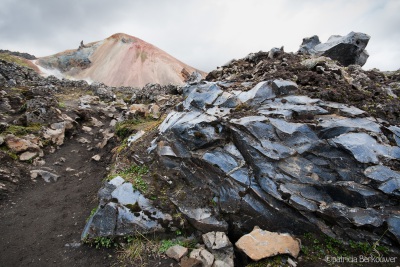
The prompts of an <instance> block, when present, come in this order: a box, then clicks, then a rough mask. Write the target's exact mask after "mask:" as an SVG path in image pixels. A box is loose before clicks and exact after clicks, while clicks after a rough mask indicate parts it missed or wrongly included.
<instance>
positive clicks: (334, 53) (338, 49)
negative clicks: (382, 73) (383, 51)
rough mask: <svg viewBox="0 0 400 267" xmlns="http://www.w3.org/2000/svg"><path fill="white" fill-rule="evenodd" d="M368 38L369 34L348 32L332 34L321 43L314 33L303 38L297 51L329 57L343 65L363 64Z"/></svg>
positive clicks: (365, 57) (365, 58) (365, 59)
mask: <svg viewBox="0 0 400 267" xmlns="http://www.w3.org/2000/svg"><path fill="white" fill-rule="evenodd" d="M369 39H370V36H369V35H367V34H365V33H359V32H350V33H349V34H347V35H346V36H340V35H332V36H331V37H329V39H328V41H327V42H326V43H321V42H320V41H319V38H318V36H316V35H314V36H312V37H309V38H304V39H303V42H302V44H301V45H300V49H299V50H298V52H299V53H305V54H312V55H318V56H326V57H330V58H332V59H335V60H337V61H339V62H340V63H341V64H342V65H343V66H348V65H352V64H356V65H360V66H363V65H364V64H365V62H367V59H368V56H369V55H368V53H367V51H366V50H365V47H366V46H367V44H368V41H369Z"/></svg>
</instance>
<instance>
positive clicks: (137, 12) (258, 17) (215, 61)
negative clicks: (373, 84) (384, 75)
mask: <svg viewBox="0 0 400 267" xmlns="http://www.w3.org/2000/svg"><path fill="white" fill-rule="evenodd" d="M399 14H400V0H279V1H269V0H168V1H167V0H143V1H142V0H112V1H111V0H0V49H9V50H13V51H21V52H28V53H31V54H34V55H35V56H38V57H40V56H47V55H51V54H54V53H57V52H61V51H64V50H66V49H72V48H78V46H79V43H80V41H81V40H84V42H85V43H88V42H93V41H98V40H102V39H105V38H107V37H108V36H110V35H112V34H114V33H117V32H123V33H127V34H130V35H133V36H136V37H138V38H140V39H143V40H145V41H147V42H149V43H151V44H153V45H155V46H157V47H159V48H161V49H163V50H164V51H166V52H168V53H169V54H171V55H172V56H174V57H176V58H178V59H179V60H181V61H183V62H185V63H187V64H189V65H191V66H193V67H196V68H198V69H201V70H204V71H211V70H213V69H215V68H216V67H217V66H221V65H223V64H224V63H226V62H227V61H229V60H231V59H232V58H242V57H244V56H246V55H247V54H248V53H250V52H257V51H260V50H263V51H268V50H270V49H271V48H272V47H280V46H282V45H283V46H284V47H285V51H287V52H295V51H297V49H298V47H299V45H300V43H301V41H302V39H303V37H309V36H312V35H315V34H316V35H318V36H319V37H320V40H321V41H322V42H325V41H326V40H327V39H328V37H329V36H330V35H334V34H337V35H346V34H348V33H349V32H351V31H357V32H364V33H367V34H369V35H370V36H371V39H370V42H369V44H368V46H367V51H368V52H369V54H370V57H369V59H368V61H367V64H366V65H365V66H364V69H370V68H379V69H381V70H397V69H399V68H400V15H399Z"/></svg>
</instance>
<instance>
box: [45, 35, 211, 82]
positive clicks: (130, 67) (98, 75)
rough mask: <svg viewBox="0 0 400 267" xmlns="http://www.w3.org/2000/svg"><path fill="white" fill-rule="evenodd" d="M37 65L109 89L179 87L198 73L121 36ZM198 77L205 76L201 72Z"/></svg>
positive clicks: (47, 59) (88, 45) (94, 43)
mask: <svg viewBox="0 0 400 267" xmlns="http://www.w3.org/2000/svg"><path fill="white" fill-rule="evenodd" d="M37 64H38V65H39V66H41V67H43V68H45V69H56V70H59V71H60V72H61V73H62V75H64V76H65V77H67V78H74V79H81V80H89V81H97V82H102V83H104V84H106V85H108V86H136V87H143V86H145V85H146V84H147V83H159V84H161V85H167V84H175V85H181V84H183V83H184V81H185V80H186V79H187V78H188V77H189V75H190V74H191V73H193V72H195V71H197V70H196V69H194V68H192V67H190V66H188V65H186V64H184V63H183V62H181V61H179V60H177V59H176V58H174V57H172V56H171V55H169V54H167V53H166V52H164V51H162V50H161V49H159V48H157V47H155V46H153V45H151V44H149V43H147V42H145V41H143V40H141V39H139V38H136V37H133V36H129V35H126V34H122V33H119V34H114V35H112V36H110V37H109V38H107V39H104V40H102V41H98V42H93V43H89V44H85V45H84V46H82V45H81V46H80V47H79V49H76V50H68V51H65V52H61V53H58V54H56V55H52V56H48V57H42V58H40V59H39V60H37ZM200 74H201V75H203V76H204V75H205V73H204V72H200Z"/></svg>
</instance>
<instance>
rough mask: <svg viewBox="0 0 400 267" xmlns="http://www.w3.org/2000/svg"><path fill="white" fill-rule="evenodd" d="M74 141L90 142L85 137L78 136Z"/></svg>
mask: <svg viewBox="0 0 400 267" xmlns="http://www.w3.org/2000/svg"><path fill="white" fill-rule="evenodd" d="M76 141H78V143H81V144H90V141H89V140H87V139H86V138H85V137H80V138H78V139H77V140H76Z"/></svg>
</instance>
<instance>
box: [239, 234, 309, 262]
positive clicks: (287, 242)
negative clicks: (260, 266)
mask: <svg viewBox="0 0 400 267" xmlns="http://www.w3.org/2000/svg"><path fill="white" fill-rule="evenodd" d="M235 245H236V247H237V248H238V249H240V250H242V251H243V252H244V253H246V255H247V256H249V257H250V258H251V259H252V260H254V261H258V260H261V259H264V258H268V257H272V256H275V255H279V254H289V255H291V256H292V257H294V258H297V256H298V255H299V253H300V249H301V243H300V240H298V239H296V238H294V237H292V236H290V235H289V234H279V233H273V232H269V231H264V230H261V229H260V228H257V227H255V228H254V230H253V231H252V232H251V233H249V234H247V235H244V236H242V237H241V238H240V239H239V240H238V241H237V242H236V244H235Z"/></svg>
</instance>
